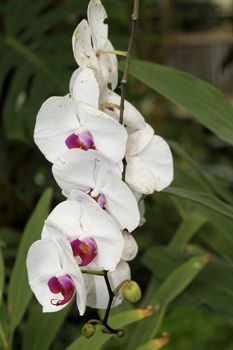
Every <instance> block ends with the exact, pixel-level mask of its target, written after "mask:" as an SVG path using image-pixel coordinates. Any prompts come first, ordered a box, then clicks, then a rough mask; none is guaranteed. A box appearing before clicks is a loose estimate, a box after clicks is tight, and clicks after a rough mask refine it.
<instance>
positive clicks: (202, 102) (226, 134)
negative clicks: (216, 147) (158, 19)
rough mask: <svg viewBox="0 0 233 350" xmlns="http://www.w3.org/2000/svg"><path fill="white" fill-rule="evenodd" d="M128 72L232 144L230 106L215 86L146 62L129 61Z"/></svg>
mask: <svg viewBox="0 0 233 350" xmlns="http://www.w3.org/2000/svg"><path fill="white" fill-rule="evenodd" d="M130 73H131V74H132V75H133V76H134V77H135V78H137V79H139V80H141V81H142V82H143V83H145V84H146V85H148V86H149V87H151V88H152V89H154V90H155V91H157V92H159V93H160V94H161V95H163V96H165V97H166V98H168V99H169V100H171V101H172V102H174V103H176V104H177V105H179V106H181V107H183V108H185V109H186V110H187V111H188V112H189V113H190V114H191V115H192V116H193V117H195V118H196V119H197V120H198V121H199V122H200V123H201V124H203V125H204V126H205V127H207V128H208V129H210V130H211V131H212V132H213V133H215V134H216V135H217V136H218V137H220V138H221V139H222V140H224V141H226V142H229V143H230V144H233V108H232V106H231V104H230V103H229V101H228V100H227V99H226V98H225V96H224V95H223V94H222V93H221V92H220V91H219V90H218V89H216V88H215V87H213V86H211V85H209V84H208V83H206V82H204V81H202V80H200V79H198V78H195V77H194V76H192V75H190V74H187V73H184V72H182V71H179V70H176V69H173V68H169V67H165V66H162V65H159V64H153V63H149V62H145V61H138V60H134V61H132V65H131V68H130Z"/></svg>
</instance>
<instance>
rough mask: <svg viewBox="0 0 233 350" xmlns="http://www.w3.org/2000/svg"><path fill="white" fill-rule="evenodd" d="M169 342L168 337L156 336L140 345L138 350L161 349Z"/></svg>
mask: <svg viewBox="0 0 233 350" xmlns="http://www.w3.org/2000/svg"><path fill="white" fill-rule="evenodd" d="M167 343H168V337H167V336H164V337H162V338H156V339H152V340H150V341H148V342H147V343H145V344H143V345H142V346H139V348H137V350H159V349H162V348H163V347H164V346H165V345H167Z"/></svg>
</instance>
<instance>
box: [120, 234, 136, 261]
mask: <svg viewBox="0 0 233 350" xmlns="http://www.w3.org/2000/svg"><path fill="white" fill-rule="evenodd" d="M123 238H124V249H123V253H122V257H121V258H122V260H125V261H131V260H133V259H134V258H135V257H136V255H137V253H138V245H137V242H136V241H135V238H134V237H133V236H132V235H131V234H130V233H128V232H123Z"/></svg>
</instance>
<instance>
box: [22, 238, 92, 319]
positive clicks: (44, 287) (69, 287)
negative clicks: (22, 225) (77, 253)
mask: <svg viewBox="0 0 233 350" xmlns="http://www.w3.org/2000/svg"><path fill="white" fill-rule="evenodd" d="M27 272H28V278H29V284H30V286H31V289H32V291H33V292H34V294H35V296H36V298H37V300H38V301H39V303H40V304H41V305H42V306H43V312H55V311H59V310H61V309H63V308H64V307H65V306H66V305H68V304H69V303H70V301H71V300H72V298H73V296H74V295H75V293H76V303H77V307H78V309H79V313H80V315H83V314H84V312H85V308H86V291H85V286H84V281H83V276H82V273H81V270H80V268H79V266H78V265H77V264H76V262H75V260H74V258H73V254H72V250H71V247H70V246H69V245H68V244H66V242H65V241H63V240H62V241H61V240H57V241H52V240H50V239H42V240H39V241H36V242H34V243H33V244H32V246H31V247H30V249H29V251H28V255H27Z"/></svg>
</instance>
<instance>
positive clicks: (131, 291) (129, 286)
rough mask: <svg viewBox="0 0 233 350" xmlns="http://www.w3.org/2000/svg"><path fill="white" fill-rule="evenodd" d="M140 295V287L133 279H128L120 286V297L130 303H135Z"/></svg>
mask: <svg viewBox="0 0 233 350" xmlns="http://www.w3.org/2000/svg"><path fill="white" fill-rule="evenodd" d="M141 296H142V292H141V289H140V287H139V285H138V284H137V282H135V281H128V282H127V283H126V284H125V285H124V286H123V287H122V297H123V298H124V299H126V300H128V301H130V302H131V303H137V302H138V301H139V300H140V299H141Z"/></svg>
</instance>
